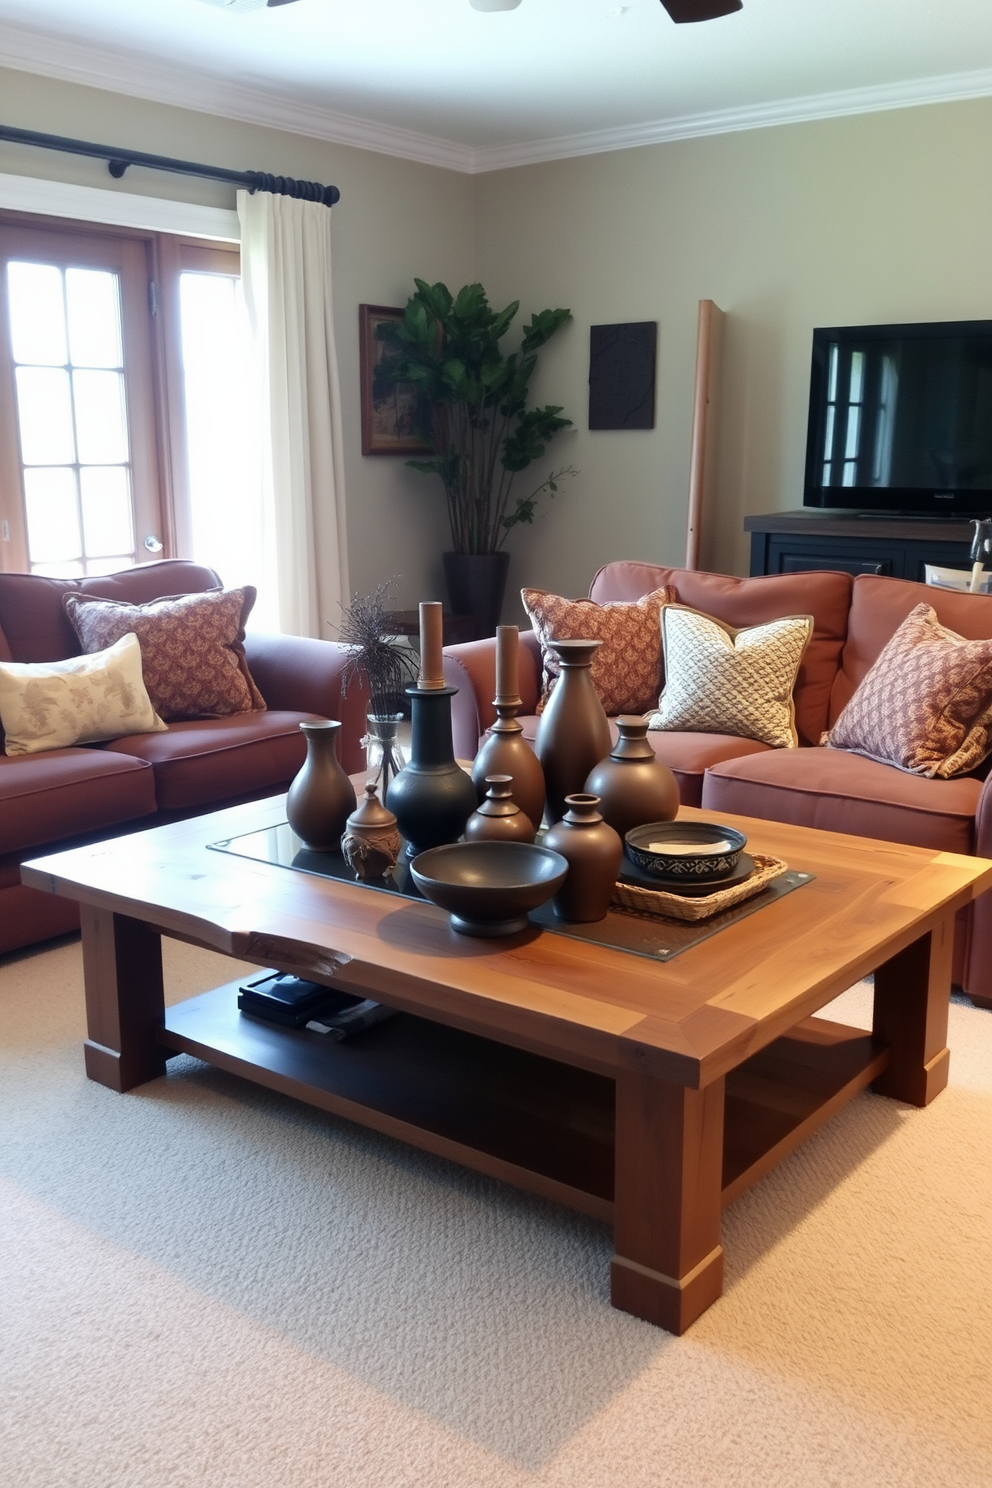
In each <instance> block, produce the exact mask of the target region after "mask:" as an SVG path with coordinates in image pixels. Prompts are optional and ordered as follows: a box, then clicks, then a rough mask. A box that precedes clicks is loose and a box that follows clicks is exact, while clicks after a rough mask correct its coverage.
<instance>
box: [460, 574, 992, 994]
mask: <svg viewBox="0 0 992 1488" xmlns="http://www.w3.org/2000/svg"><path fill="white" fill-rule="evenodd" d="M663 584H674V586H675V588H676V589H677V591H678V596H679V600H680V602H681V603H683V604H688V605H692V606H693V607H694V608H696V609H699V610H703V611H705V612H706V613H707V614H710V615H715V616H717V617H718V618H719V619H721V620H724V621H726V622H727V623H728V624H730V625H734V626H745V625H756V624H761V623H762V622H764V621H768V620H774V619H777V618H778V617H780V616H782V615H795V614H812V616H813V619H814V629H813V636H812V639H811V641H810V644H809V646H808V648H807V650H806V654H805V656H804V658H803V662H802V665H801V667H800V671H799V676H798V679H797V682H796V688H795V704H796V727H797V732H798V734H799V740H800V747H799V748H798V749H771V748H769V747H768V746H767V745H765V744H759V743H756V742H755V741H754V740H751V739H740V738H735V737H733V736H732V735H726V734H698V733H663V732H651V733H649V734H648V738H649V739H650V741H651V743H652V745H653V746H654V749H655V751H656V752H657V754H658V755H659V756H660V757H661V758H662V759H663V760H664V761H665V762H666V764H668V765H669V766H670V767H671V769H672V770H673V771H674V773H675V776H676V778H677V779H678V782H679V789H680V791H681V796H682V800H683V802H685V803H686V804H687V805H692V806H702V807H704V808H705V809H707V810H712V811H713V812H714V813H720V812H738V813H740V814H742V815H745V816H758V817H765V818H768V819H770V820H773V821H787V822H794V823H796V824H799V825H803V826H811V827H823V828H826V829H827V830H832V831H837V832H852V833H855V834H856V835H859V836H863V837H876V838H880V839H883V840H885V841H889V842H905V843H910V844H913V845H916V846H920V847H930V848H938V849H940V850H942V851H950V852H958V853H962V852H963V853H979V854H981V855H982V856H987V857H992V786H987V785H986V780H985V778H984V777H985V775H986V773H987V767H983V770H982V771H981V772H979V774H977V775H969V776H964V777H961V778H959V779H954V780H927V779H923V778H921V777H920V776H916V775H908V774H906V773H905V772H904V771H901V770H897V769H895V768H894V767H893V766H891V765H884V764H879V763H877V762H876V761H874V760H868V759H864V758H862V757H861V756H860V755H854V754H846V753H844V752H842V751H840V750H831V749H821V748H817V747H815V746H816V745H818V743H819V739H820V735H821V733H822V732H823V731H824V730H825V729H827V728H829V727H830V726H831V725H832V724H833V722H834V721H835V720H836V718H837V715H838V714H839V713H840V710H841V709H842V708H843V706H844V704H845V703H846V702H847V700H848V698H850V696H851V694H852V693H853V692H854V689H855V688H856V687H857V685H858V683H859V682H860V681H861V679H862V678H863V677H864V675H865V673H866V672H867V671H868V669H869V667H870V666H871V664H872V662H873V661H874V660H875V658H876V657H877V656H878V654H879V652H880V651H881V649H882V647H883V646H884V645H885V643H886V641H887V640H888V639H889V637H890V636H891V635H892V634H893V632H894V631H895V630H896V629H897V628H898V626H899V625H900V623H901V622H902V621H903V620H904V619H905V617H906V615H907V614H908V613H909V611H910V610H911V609H912V608H913V607H914V605H916V604H918V603H919V602H920V600H926V601H927V603H928V604H931V605H932V606H933V608H934V610H935V611H936V613H937V615H938V617H939V619H940V621H941V622H942V623H943V624H944V625H947V626H949V627H950V628H951V629H952V630H955V631H957V632H958V633H959V634H961V635H963V636H966V637H968V638H969V639H978V638H984V637H989V636H992V596H986V595H977V594H960V593H954V592H952V591H949V590H944V589H932V588H927V587H925V586H924V585H921V584H914V583H910V582H908V581H906V580H903V579H888V578H879V577H876V576H875V575H859V576H858V577H856V578H854V579H852V577H851V576H850V575H849V574H843V573H827V572H803V573H797V574H773V575H768V576H766V577H759V578H753V579H738V578H732V577H730V576H728V575H725V574H711V573H700V572H696V571H690V570H687V569H678V568H660V567H655V566H652V565H650V564H646V563H633V562H629V563H610V564H607V565H606V566H605V567H604V568H601V569H600V570H599V572H598V573H597V574H596V576H595V578H594V579H593V582H592V586H591V588H590V591H589V597H590V599H594V600H597V601H598V602H599V603H601V604H602V603H605V602H606V601H608V600H634V599H638V598H640V597H641V596H642V595H644V594H649V593H651V592H652V591H653V590H655V589H657V588H659V587H660V586H661V585H663ZM521 640H522V642H523V644H522V646H521V656H520V692H521V696H522V698H523V700H524V705H523V709H522V711H521V717H520V721H521V723H522V724H523V726H524V733H525V737H527V738H528V739H530V740H531V741H532V742H533V739H534V737H535V735H536V731H537V722H538V720H537V717H536V714H535V709H536V707H537V701H538V698H539V695H540V677H541V663H540V647H539V645H538V642H537V638H536V637H535V636H534V635H533V633H532V632H530V631H523V630H522V631H521ZM445 671H446V676H447V680H448V681H449V683H451V684H452V685H453V686H455V687H457V688H458V689H459V692H458V694H457V695H456V697H455V698H454V699H453V720H454V731H455V749H456V752H457V753H458V754H459V755H461V756H464V757H467V758H470V757H471V756H472V755H474V753H475V751H476V748H477V747H478V740H479V738H480V736H481V735H482V734H483V733H484V732H485V730H486V729H487V728H488V727H489V725H490V724H491V723H492V722H493V721H494V719H495V710H494V709H493V707H492V702H491V699H492V698H493V696H494V695H495V681H496V670H495V641H492V640H486V641H472V642H469V643H467V644H465V645H461V646H449V647H447V648H446V650H445ZM954 979H955V981H956V982H957V983H958V984H959V985H961V986H962V987H963V988H964V990H965V991H966V992H967V993H968V994H969V995H970V996H971V997H972V998H973V999H974V1000H975V1001H976V1002H980V1003H981V1004H982V1005H983V1006H986V1007H992V893H989V894H985V895H983V896H982V897H981V898H980V899H979V900H977V901H976V903H975V904H974V905H972V906H971V908H970V909H969V910H968V911H967V912H966V913H964V914H962V915H961V916H960V917H959V921H958V926H957V935H956V939H955V969H954Z"/></svg>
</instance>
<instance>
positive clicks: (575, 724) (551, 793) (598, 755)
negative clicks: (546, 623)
mask: <svg viewBox="0 0 992 1488" xmlns="http://www.w3.org/2000/svg"><path fill="white" fill-rule="evenodd" d="M548 644H549V645H550V646H551V649H552V650H553V651H554V653H555V655H556V656H557V657H558V660H559V662H560V663H561V676H560V677H559V678H558V681H557V683H556V684H555V687H554V690H553V692H552V694H551V697H550V699H549V701H548V705H547V707H546V708H545V710H544V712H543V713H542V714H541V721H540V723H539V724H538V729H537V743H536V744H535V751H536V754H537V757H538V759H539V760H540V762H541V768H542V769H543V771H544V783H545V785H546V786H547V791H548V800H547V807H546V810H547V817H548V820H549V821H550V822H556V821H559V820H560V819H561V817H562V816H563V815H564V814H565V809H566V808H565V799H566V797H567V796H570V795H573V794H575V793H576V792H581V791H582V789H583V787H584V785H585V783H586V779H587V778H588V775H589V772H590V770H591V769H592V768H593V766H594V765H598V764H599V762H600V760H601V759H605V758H606V756H607V755H608V754H609V752H610V744H611V742H612V739H611V735H610V725H609V724H608V723H607V721H606V714H605V713H604V711H603V705H602V703H601V702H600V700H599V694H598V693H597V692H596V689H595V687H594V686H593V681H592V673H591V671H590V666H591V664H592V658H593V654H594V652H595V651H596V649H597V647H599V646H601V645H602V642H601V641H550V642H549V643H548Z"/></svg>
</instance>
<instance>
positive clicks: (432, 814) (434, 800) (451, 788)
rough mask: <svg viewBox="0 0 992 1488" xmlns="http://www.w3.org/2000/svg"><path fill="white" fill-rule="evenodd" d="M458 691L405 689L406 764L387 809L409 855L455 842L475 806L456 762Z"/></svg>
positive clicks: (470, 788)
mask: <svg viewBox="0 0 992 1488" xmlns="http://www.w3.org/2000/svg"><path fill="white" fill-rule="evenodd" d="M457 691H458V688H457V687H435V688H421V687H408V688H407V689H406V695H407V697H408V698H409V699H410V708H411V713H412V717H413V727H412V732H411V738H410V763H409V764H408V765H407V766H406V767H405V768H404V769H402V770H401V771H400V773H399V774H398V775H394V777H393V779H392V780H391V781H390V782H389V788H388V790H387V791H386V805H387V807H388V808H389V810H390V811H392V812H393V814H394V815H395V817H396V821H397V825H398V826H399V829H400V831H401V833H402V834H403V836H404V837H405V838H406V841H407V844H408V846H407V852H408V853H409V854H410V856H411V857H412V856H414V855H415V854H416V853H419V852H424V851H425V850H426V849H427V848H428V847H440V846H441V845H442V843H445V842H457V841H458V839H459V837H460V836H461V835H462V832H463V831H464V830H465V823H466V822H467V821H468V819H469V817H470V816H471V815H472V812H473V811H474V810H475V808H476V806H477V805H478V796H477V795H476V792H475V786H474V785H473V784H472V778H471V776H470V775H466V773H465V771H464V770H463V769H462V768H461V767H460V766H459V765H457V764H456V763H455V753H454V749H453V748H452V743H451V699H452V698H453V697H454V695H455V693H456V692H457Z"/></svg>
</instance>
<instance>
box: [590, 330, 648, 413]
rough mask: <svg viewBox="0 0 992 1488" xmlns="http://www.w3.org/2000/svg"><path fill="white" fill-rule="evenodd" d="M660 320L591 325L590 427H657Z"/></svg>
mask: <svg viewBox="0 0 992 1488" xmlns="http://www.w3.org/2000/svg"><path fill="white" fill-rule="evenodd" d="M657 343H658V323H657V321H654V320H636V321H629V322H627V323H626V324H623V325H598V326H591V327H590V332H589V427H590V429H653V428H654V368H655V359H656V356H657Z"/></svg>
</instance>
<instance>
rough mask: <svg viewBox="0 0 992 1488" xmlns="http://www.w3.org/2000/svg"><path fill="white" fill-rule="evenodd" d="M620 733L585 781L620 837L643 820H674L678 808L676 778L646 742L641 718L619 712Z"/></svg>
mask: <svg viewBox="0 0 992 1488" xmlns="http://www.w3.org/2000/svg"><path fill="white" fill-rule="evenodd" d="M617 729H618V731H619V734H620V737H619V738H618V739H617V742H616V743H615V744H614V746H613V748H612V750H611V751H610V753H609V754H608V755H607V757H606V759H605V760H600V762H599V764H598V765H596V766H595V767H594V768H593V769H592V770H591V771H590V772H589V776H588V778H587V780H586V783H585V788H586V791H587V792H589V793H590V794H591V795H594V796H598V797H599V809H600V813H601V814H602V817H603V820H604V821H607V822H609V824H610V826H611V827H612V828H613V829H614V831H616V832H618V833H619V834H620V836H621V838H622V837H624V836H625V835H626V833H627V832H629V831H630V829H631V827H639V826H640V825H641V824H642V823H643V822H654V821H674V819H675V817H676V816H677V815H678V810H679V787H678V781H677V780H676V779H675V776H674V775H673V774H672V772H671V770H670V769H669V768H668V766H667V765H666V764H664V763H663V761H662V760H660V759H659V758H658V756H657V755H656V754H655V752H654V750H653V749H652V748H651V745H650V743H649V742H648V737H647V734H648V725H647V720H646V719H644V718H637V717H635V716H633V715H631V714H623V715H621V717H620V718H618V719H617Z"/></svg>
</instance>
